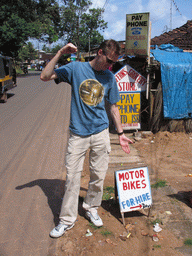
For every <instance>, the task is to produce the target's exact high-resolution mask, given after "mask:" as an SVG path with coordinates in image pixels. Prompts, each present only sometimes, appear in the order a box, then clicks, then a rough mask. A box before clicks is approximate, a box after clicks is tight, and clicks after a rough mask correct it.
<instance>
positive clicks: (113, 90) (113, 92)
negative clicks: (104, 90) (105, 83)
mask: <svg viewBox="0 0 192 256" xmlns="http://www.w3.org/2000/svg"><path fill="white" fill-rule="evenodd" d="M119 100H120V95H119V90H118V87H117V82H116V79H115V76H114V75H112V78H111V87H110V89H109V94H108V98H107V101H108V102H109V103H110V104H115V103H117V102H118V101H119Z"/></svg>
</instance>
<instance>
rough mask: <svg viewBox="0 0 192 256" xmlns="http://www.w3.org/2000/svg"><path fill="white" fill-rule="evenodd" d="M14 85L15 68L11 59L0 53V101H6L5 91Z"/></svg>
mask: <svg viewBox="0 0 192 256" xmlns="http://www.w3.org/2000/svg"><path fill="white" fill-rule="evenodd" d="M16 86H17V84H16V69H15V67H14V62H13V59H12V58H11V57H7V56H2V55H0V102H3V103H5V102H7V91H8V90H11V89H13V88H14V87H16Z"/></svg>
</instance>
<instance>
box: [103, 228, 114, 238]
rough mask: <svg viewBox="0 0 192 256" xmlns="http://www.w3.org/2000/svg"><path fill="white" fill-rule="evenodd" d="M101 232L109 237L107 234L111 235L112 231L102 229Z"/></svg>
mask: <svg viewBox="0 0 192 256" xmlns="http://www.w3.org/2000/svg"><path fill="white" fill-rule="evenodd" d="M101 234H102V235H103V236H105V237H107V236H109V235H111V234H112V232H111V231H108V230H102V231H101Z"/></svg>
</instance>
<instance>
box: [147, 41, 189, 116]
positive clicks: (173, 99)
mask: <svg viewBox="0 0 192 256" xmlns="http://www.w3.org/2000/svg"><path fill="white" fill-rule="evenodd" d="M151 53H152V55H153V56H154V58H155V59H156V60H157V61H158V62H160V65H161V81H162V89H163V109H164V110H163V111H164V117H165V118H170V119H182V118H192V54H191V53H187V52H183V50H181V49H179V48H177V47H174V46H173V45H170V44H166V45H161V46H160V47H159V48H157V49H155V50H151Z"/></svg>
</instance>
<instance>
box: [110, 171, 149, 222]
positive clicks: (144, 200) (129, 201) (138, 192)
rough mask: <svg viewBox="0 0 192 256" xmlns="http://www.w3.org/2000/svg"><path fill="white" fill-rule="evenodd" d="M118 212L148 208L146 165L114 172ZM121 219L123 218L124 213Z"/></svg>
mask: <svg viewBox="0 0 192 256" xmlns="http://www.w3.org/2000/svg"><path fill="white" fill-rule="evenodd" d="M115 180H116V187H117V192H118V197H119V205H120V212H121V214H123V213H124V212H130V211H136V210H141V209H142V208H143V209H145V208H150V207H151V204H152V195H151V187H150V181H149V174H148V168H147V167H140V168H133V169H128V170H120V171H116V172H115ZM122 216H123V220H124V215H122Z"/></svg>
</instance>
